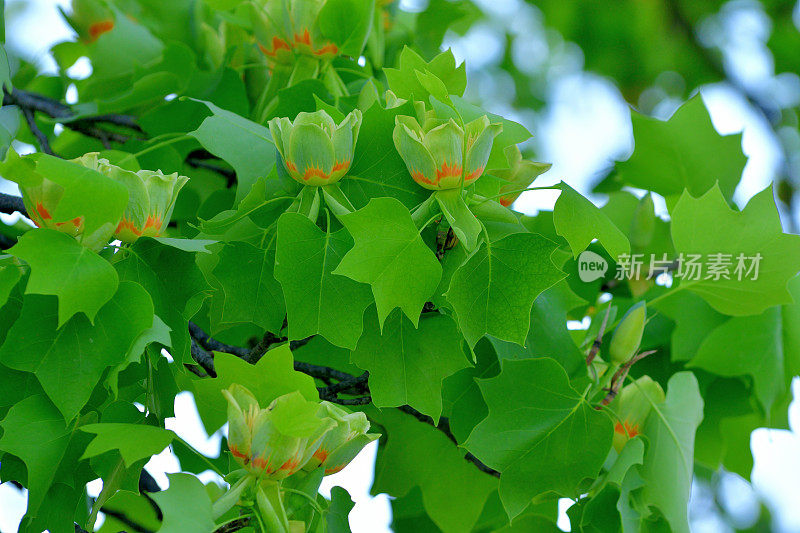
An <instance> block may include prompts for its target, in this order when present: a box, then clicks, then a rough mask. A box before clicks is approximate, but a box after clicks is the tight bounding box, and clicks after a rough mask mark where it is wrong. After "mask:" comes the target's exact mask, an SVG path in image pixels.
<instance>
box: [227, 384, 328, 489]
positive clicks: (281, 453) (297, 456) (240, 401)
mask: <svg viewBox="0 0 800 533" xmlns="http://www.w3.org/2000/svg"><path fill="white" fill-rule="evenodd" d="M222 394H224V395H225V398H226V399H227V400H228V448H229V449H230V451H231V454H232V455H233V457H234V459H235V460H236V462H238V463H239V464H240V465H242V466H243V467H245V468H246V469H247V470H248V471H249V472H250V473H252V474H254V475H256V476H259V477H267V478H269V479H273V480H280V479H283V478H285V477H288V476H290V475H292V474H294V473H295V472H297V471H298V470H299V469H300V468H302V467H303V466H304V465H305V464H306V463H307V462H308V460H309V459H311V456H312V455H313V454H314V452H316V451H317V448H318V447H319V444H320V442H321V439H322V437H323V436H324V435H325V433H327V432H328V431H329V430H330V429H331V428H333V427H335V426H336V422H334V421H333V420H331V419H330V418H320V417H318V416H317V415H316V411H317V409H318V404H316V403H315V402H310V401H308V400H306V399H305V398H303V396H302V395H301V394H300V393H299V392H297V391H295V392H291V393H289V394H285V395H283V396H280V397H278V398H276V399H275V400H274V401H273V402H272V403H271V404H270V406H269V407H268V408H266V409H262V408H261V407H260V406H259V405H258V400H256V398H255V396H253V394H252V393H251V392H250V391H249V390H247V389H246V388H245V387H242V386H241V385H238V384H233V385H231V386H230V387H229V388H228V389H227V390H224V391H222Z"/></svg>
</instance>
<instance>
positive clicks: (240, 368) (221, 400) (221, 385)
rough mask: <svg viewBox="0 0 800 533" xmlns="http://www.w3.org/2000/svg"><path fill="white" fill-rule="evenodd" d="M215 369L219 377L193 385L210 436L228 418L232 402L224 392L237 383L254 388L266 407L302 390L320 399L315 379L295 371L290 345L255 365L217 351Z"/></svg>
mask: <svg viewBox="0 0 800 533" xmlns="http://www.w3.org/2000/svg"><path fill="white" fill-rule="evenodd" d="M214 368H215V370H216V371H217V377H216V378H213V379H208V378H206V379H202V380H197V381H195V382H194V384H193V388H194V399H195V402H197V410H198V411H199V412H200V417H201V418H202V420H203V425H204V426H205V428H206V431H207V432H208V434H209V435H211V434H212V433H214V432H215V431H217V430H218V429H219V428H221V427H222V425H223V424H224V423H225V422H226V420H227V419H228V415H227V408H228V403H227V401H226V400H225V397H224V396H222V391H223V390H224V389H227V388H228V387H230V386H231V385H232V384H233V383H238V384H239V385H242V386H243V387H247V388H248V389H250V392H252V393H253V395H255V397H256V399H257V400H258V402H259V404H260V405H261V406H262V407H267V406H268V405H269V404H270V403H271V402H272V400H274V399H275V398H277V397H278V396H282V395H284V394H288V393H290V392H294V391H300V392H301V393H302V394H303V396H304V397H305V398H306V399H307V400H318V399H319V393H318V392H317V387H316V386H315V385H314V379H313V378H311V377H310V376H307V375H306V374H303V373H301V372H296V371H295V370H294V361H293V358H292V352H291V351H290V350H289V346H288V345H283V346H281V347H279V348H275V349H273V350H270V351H268V352H267V353H265V354H264V355H263V356H262V357H261V359H259V361H258V362H257V363H256V364H255V365H251V364H250V363H247V362H246V361H243V360H242V359H239V358H238V357H236V356H235V355H231V354H227V353H223V352H214Z"/></svg>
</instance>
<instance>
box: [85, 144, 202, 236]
mask: <svg viewBox="0 0 800 533" xmlns="http://www.w3.org/2000/svg"><path fill="white" fill-rule="evenodd" d="M72 161H74V162H75V163H79V164H81V165H83V166H84V167H86V168H91V169H92V170H96V171H98V172H100V173H101V174H104V175H106V176H108V177H109V178H111V179H113V180H116V181H118V182H120V183H122V184H123V185H125V187H126V188H127V189H128V206H127V207H126V208H125V214H124V215H123V216H122V220H121V221H120V222H119V224H118V225H117V229H116V231H115V236H116V238H118V239H119V240H121V241H124V242H134V241H136V239H138V238H139V237H142V236H144V237H158V236H160V235H161V231H162V230H163V229H164V228H165V227H167V224H168V223H169V219H170V217H171V216H172V210H173V209H174V208H175V201H176V200H177V199H178V193H179V192H180V190H181V188H182V187H183V186H184V185H185V184H186V182H187V181H189V178H187V177H186V176H179V175H178V173H177V172H173V173H172V174H168V175H165V174H163V173H162V172H161V171H160V170H155V171H154V170H139V171H137V172H132V171H130V170H125V169H123V168H120V167H118V166H116V165H112V164H111V163H109V161H108V160H107V159H102V158H100V157H98V153H97V152H90V153H88V154H85V155H83V156H81V157H79V158H77V159H73V160H72Z"/></svg>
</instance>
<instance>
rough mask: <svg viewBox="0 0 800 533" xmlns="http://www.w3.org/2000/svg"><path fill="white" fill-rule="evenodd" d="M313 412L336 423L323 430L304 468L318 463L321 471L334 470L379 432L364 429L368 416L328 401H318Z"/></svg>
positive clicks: (327, 472) (309, 467) (310, 468)
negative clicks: (351, 411)
mask: <svg viewBox="0 0 800 533" xmlns="http://www.w3.org/2000/svg"><path fill="white" fill-rule="evenodd" d="M317 415H318V416H320V417H323V418H331V419H333V420H335V421H336V427H334V428H333V429H332V430H330V431H329V432H327V433H326V434H325V435H324V436H323V437H322V441H321V442H320V445H319V448H317V450H316V451H315V452H314V455H313V456H312V457H311V459H310V460H309V461H308V463H306V466H305V468H304V469H305V470H308V471H311V470H314V469H315V468H318V467H320V466H321V467H322V468H324V469H325V475H326V476H327V475H329V474H335V473H336V472H339V471H340V470H341V469H342V468H344V467H345V466H347V465H348V464H349V463H350V461H352V460H353V458H355V456H356V455H358V452H360V451H361V450H362V449H363V448H364V446H366V445H367V444H369V443H370V442H372V441H374V440H375V439H377V438H378V437H380V434H379V433H367V431H369V420H367V415H365V414H364V413H348V412H347V411H345V410H344V409H342V408H341V407H339V406H337V405H334V404H332V403H330V402H325V401H323V402H321V404H320V408H319V411H318V412H317Z"/></svg>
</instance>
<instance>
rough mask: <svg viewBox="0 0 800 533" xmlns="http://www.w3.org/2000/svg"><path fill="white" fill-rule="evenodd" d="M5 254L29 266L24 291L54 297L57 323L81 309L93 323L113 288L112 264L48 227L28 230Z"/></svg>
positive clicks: (113, 274) (114, 280)
mask: <svg viewBox="0 0 800 533" xmlns="http://www.w3.org/2000/svg"><path fill="white" fill-rule="evenodd" d="M9 253H10V254H12V255H15V256H16V257H19V258H20V259H22V260H24V261H26V262H27V263H28V264H29V265H30V266H31V277H30V279H29V280H28V285H27V287H26V289H25V292H26V293H27V294H52V295H54V296H58V326H59V327H61V325H63V324H64V323H65V322H66V321H67V320H69V319H70V317H72V316H73V315H74V314H75V313H79V312H83V313H85V314H86V316H87V317H88V318H89V320H90V321H91V322H94V319H95V316H96V315H97V312H98V311H99V310H100V308H101V307H103V305H104V304H105V303H106V302H108V301H109V300H110V299H111V297H112V296H114V293H115V292H116V290H117V284H118V283H119V278H118V276H117V272H116V271H115V270H114V267H112V266H111V264H109V262H108V261H106V260H105V259H103V258H101V257H100V256H99V255H97V254H96V253H95V252H93V251H91V250H89V249H88V248H85V247H83V246H81V245H80V244H79V243H78V242H77V241H76V240H75V239H73V238H72V237H70V236H68V235H66V234H64V233H61V232H58V231H55V230H50V229H39V230H36V231H29V232H27V233H25V234H24V235H23V236H21V237H20V238H19V240H18V241H17V244H16V245H14V247H13V248H11V250H9Z"/></svg>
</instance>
